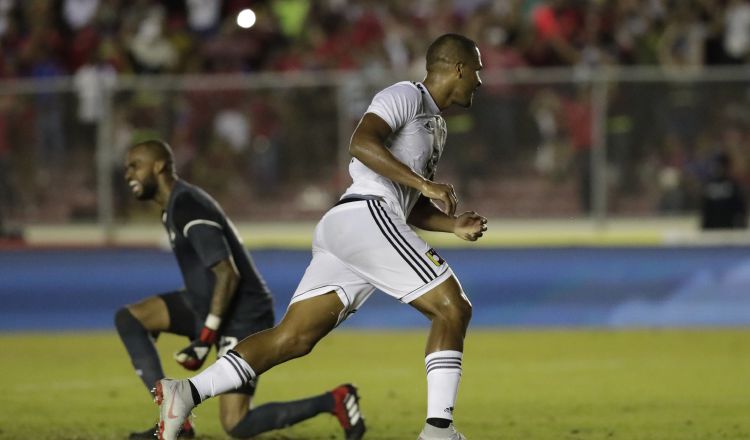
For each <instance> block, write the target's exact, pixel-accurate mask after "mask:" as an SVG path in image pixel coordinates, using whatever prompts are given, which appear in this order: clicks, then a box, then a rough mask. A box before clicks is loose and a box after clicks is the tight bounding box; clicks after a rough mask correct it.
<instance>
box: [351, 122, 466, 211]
mask: <svg viewBox="0 0 750 440" xmlns="http://www.w3.org/2000/svg"><path fill="white" fill-rule="evenodd" d="M391 133H392V130H391V127H390V126H389V125H388V124H387V123H386V122H385V121H384V120H383V119H382V118H381V117H380V116H377V115H375V114H374V113H365V115H364V116H363V117H362V120H360V121H359V124H358V125H357V128H356V129H355V130H354V134H353V135H352V139H351V141H350V143H349V153H350V154H351V155H352V156H353V157H355V158H357V159H358V160H359V161H360V162H362V163H363V164H365V166H367V168H369V169H371V170H373V171H375V172H376V173H378V174H380V175H381V176H383V177H386V178H388V179H390V180H392V181H394V182H397V183H400V184H402V185H406V186H410V187H412V188H414V189H416V190H418V191H419V192H421V193H422V194H424V195H425V196H426V197H428V198H430V199H433V200H437V201H439V202H440V203H441V204H442V205H443V208H444V209H443V210H444V211H445V212H446V213H447V214H448V215H450V216H452V215H453V214H454V213H455V212H456V205H457V204H458V199H457V197H456V192H455V191H454V189H453V186H452V185H449V184H445V183H437V182H433V181H431V180H428V179H425V178H424V177H422V176H420V175H419V174H417V173H416V172H415V171H414V170H412V169H411V168H409V167H408V166H406V165H405V164H404V163H403V162H401V161H400V160H398V159H396V157H395V156H394V155H393V154H392V153H391V152H390V150H388V148H386V147H385V141H386V139H388V136H390V135H391Z"/></svg>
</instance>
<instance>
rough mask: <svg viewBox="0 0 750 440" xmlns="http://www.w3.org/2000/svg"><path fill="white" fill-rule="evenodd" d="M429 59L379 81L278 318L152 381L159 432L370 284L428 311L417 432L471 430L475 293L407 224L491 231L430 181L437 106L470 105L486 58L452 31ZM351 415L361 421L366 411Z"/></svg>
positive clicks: (299, 340) (251, 372)
mask: <svg viewBox="0 0 750 440" xmlns="http://www.w3.org/2000/svg"><path fill="white" fill-rule="evenodd" d="M426 58H427V63H426V67H427V75H426V77H425V79H424V81H423V82H421V83H419V82H408V81H404V82H399V83H396V84H394V85H392V86H390V87H388V88H386V89H384V90H383V91H381V92H380V93H378V94H377V95H376V96H375V98H374V99H373V101H372V103H371V104H370V107H369V108H368V109H367V112H366V113H365V115H364V116H363V118H362V120H361V121H360V123H359V125H358V126H357V128H356V130H355V132H354V134H353V136H352V139H351V143H350V146H349V151H350V152H351V154H352V156H353V157H354V158H353V159H352V161H351V164H350V165H349V171H350V174H351V176H352V179H353V183H352V185H351V186H350V187H349V188H348V189H347V190H346V192H345V193H344V195H343V196H342V198H341V199H340V200H339V202H338V203H337V204H336V206H334V207H333V208H332V209H331V210H329V211H328V212H327V213H326V214H325V215H324V216H323V218H322V219H321V220H320V222H319V223H318V225H317V227H316V228H315V233H314V236H313V245H312V247H313V249H312V250H313V257H312V261H311V262H310V265H309V266H308V268H307V270H306V272H305V274H304V276H303V278H302V280H301V281H300V283H299V286H298V287H297V290H296V291H295V293H294V295H293V297H292V300H291V304H290V305H289V308H288V310H287V313H286V315H285V316H284V318H283V319H282V321H281V322H280V323H279V324H278V325H277V326H276V327H274V328H272V329H269V330H265V331H262V332H260V333H256V334H254V335H252V336H249V337H248V338H246V339H244V340H243V341H241V342H240V343H239V344H238V345H237V346H236V347H235V349H234V350H232V351H230V352H229V353H228V354H227V355H225V356H224V357H222V358H220V359H219V360H217V361H216V363H214V364H213V365H211V366H210V367H208V368H207V369H206V370H204V371H203V372H201V373H199V374H198V375H196V376H194V377H192V378H190V379H188V380H170V379H163V380H161V381H160V382H159V383H158V384H157V389H156V395H157V398H156V401H157V403H159V405H160V417H161V418H160V424H159V428H160V429H159V438H160V439H169V440H172V439H174V438H175V435H176V434H177V432H178V430H179V427H180V425H181V424H182V421H183V420H184V419H185V418H186V417H187V415H188V414H189V413H190V411H191V410H192V409H193V408H194V407H195V406H197V405H198V404H199V403H200V402H202V401H203V400H205V399H207V398H209V397H213V396H216V395H218V394H221V393H224V392H227V391H231V390H234V389H236V388H239V387H242V386H243V385H244V384H246V383H248V382H250V381H253V380H254V379H255V377H257V375H259V374H261V373H263V372H265V371H267V370H269V369H270V368H272V367H274V366H275V365H278V364H281V363H283V362H285V361H288V360H290V359H294V358H297V357H300V356H304V355H306V354H307V353H309V352H310V351H311V350H312V348H313V347H314V346H315V344H316V343H317V342H318V341H319V340H320V339H322V338H323V337H324V336H325V335H326V334H328V333H329V332H330V331H331V330H333V329H334V328H335V327H336V326H337V325H338V324H339V323H341V322H342V321H343V320H344V319H346V317H347V316H349V315H350V314H351V313H353V312H354V311H356V310H357V309H358V308H359V307H360V306H361V305H362V304H363V303H364V302H365V300H366V299H367V298H368V297H369V296H370V294H372V292H373V290H374V289H375V288H378V289H380V290H382V291H383V292H385V293H387V294H388V295H390V296H392V297H394V298H396V299H398V300H399V301H402V302H404V303H407V304H409V305H411V306H412V307H414V308H415V309H417V310H419V311H420V312H422V314H424V315H425V316H426V317H427V318H429V319H430V320H431V328H430V333H429V337H428V339H427V346H426V350H425V354H426V357H425V368H426V373H427V394H428V396H427V401H428V404H427V420H426V422H425V425H424V427H423V429H422V432H421V433H420V435H419V438H418V440H433V439H435V440H437V439H450V440H465V439H466V437H465V436H463V435H462V434H460V433H459V432H458V431H456V429H455V427H454V426H453V408H454V404H455V401H456V395H457V393H458V384H459V379H460V377H461V363H462V358H463V340H464V336H465V334H466V329H467V327H468V324H469V320H470V319H471V303H470V302H469V300H468V298H467V297H466V295H465V294H464V292H463V290H462V288H461V285H460V284H459V282H458V280H457V279H456V277H455V276H454V274H453V272H452V271H451V269H450V267H449V266H448V263H446V262H445V261H444V260H443V259H442V258H441V257H440V256H439V255H438V254H437V252H435V251H434V249H432V248H431V247H430V246H429V245H428V244H427V243H426V242H425V241H424V240H422V239H421V238H420V237H419V236H418V235H417V234H416V233H415V232H414V230H413V229H412V228H411V226H414V227H417V228H420V229H424V230H431V231H442V232H453V233H454V234H456V235H457V236H459V237H460V238H462V239H464V240H468V241H475V240H477V239H478V238H479V237H481V236H482V233H483V232H484V231H486V230H487V219H485V218H484V217H482V216H480V215H478V214H476V213H474V212H464V213H462V214H460V215H455V210H456V205H457V203H458V201H457V198H456V194H455V191H454V189H453V187H452V186H451V185H449V184H445V183H438V182H434V181H433V180H432V179H433V178H434V173H435V166H436V164H437V161H438V159H439V158H440V155H441V154H442V152H443V146H444V144H445V138H446V128H445V121H444V120H443V118H442V117H441V116H440V111H441V110H443V109H445V108H447V107H449V106H450V105H452V104H457V105H460V106H462V107H469V106H470V105H471V102H472V98H473V93H474V91H475V90H476V89H477V88H478V87H479V86H480V85H481V84H482V82H481V80H480V79H479V70H481V68H482V62H481V57H480V54H479V49H478V48H477V46H476V44H475V43H474V42H473V41H472V40H470V39H468V38H466V37H464V36H461V35H457V34H446V35H443V36H441V37H439V38H438V39H436V40H435V41H434V42H433V43H432V44H431V45H430V47H429V49H428V51H427V56H426ZM433 201H436V202H438V203H439V204H440V207H439V206H438V205H436V204H434V203H433ZM410 225H411V226H410ZM351 417H352V420H351V423H352V425H356V423H358V420H357V419H358V418H359V414H352V415H351Z"/></svg>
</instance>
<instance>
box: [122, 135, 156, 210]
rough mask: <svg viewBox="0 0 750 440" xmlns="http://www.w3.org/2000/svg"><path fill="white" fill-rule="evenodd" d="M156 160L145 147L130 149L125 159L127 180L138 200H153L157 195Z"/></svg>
mask: <svg viewBox="0 0 750 440" xmlns="http://www.w3.org/2000/svg"><path fill="white" fill-rule="evenodd" d="M154 162H155V161H154V158H153V157H152V155H150V154H148V151H146V150H145V149H143V148H133V149H131V150H130V151H128V156H127V158H126V160H125V181H126V182H127V183H128V186H129V187H130V191H131V192H132V193H133V195H134V196H135V197H136V198H137V199H138V200H151V199H153V198H154V196H155V195H156V190H157V189H158V183H157V180H156V173H155V171H154V168H155V167H154Z"/></svg>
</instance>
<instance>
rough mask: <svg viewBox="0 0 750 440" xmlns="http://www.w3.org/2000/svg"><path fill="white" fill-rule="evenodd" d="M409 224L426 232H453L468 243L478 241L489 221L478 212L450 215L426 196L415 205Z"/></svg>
mask: <svg viewBox="0 0 750 440" xmlns="http://www.w3.org/2000/svg"><path fill="white" fill-rule="evenodd" d="M407 222H408V223H409V224H410V225H412V226H415V227H417V228H419V229H424V230H425V231H436V232H453V233H454V234H456V235H457V236H458V237H460V238H461V239H463V240H467V241H476V240H477V239H478V238H479V237H481V236H482V235H483V233H484V231H486V230H487V219H486V218H484V217H482V216H481V215H479V214H477V213H476V212H473V211H472V212H464V213H463V214H460V215H458V216H452V215H448V214H446V213H444V212H443V211H441V210H440V209H439V208H438V207H437V206H435V205H434V204H433V203H432V201H431V200H429V199H428V198H427V197H424V196H423V197H420V198H419V200H418V201H417V203H416V204H415V205H414V208H413V209H412V210H411V213H410V214H409V218H408V220H407Z"/></svg>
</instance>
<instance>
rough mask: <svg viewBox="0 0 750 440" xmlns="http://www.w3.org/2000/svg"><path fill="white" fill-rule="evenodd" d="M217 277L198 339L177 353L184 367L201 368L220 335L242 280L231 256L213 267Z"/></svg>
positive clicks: (176, 355)
mask: <svg viewBox="0 0 750 440" xmlns="http://www.w3.org/2000/svg"><path fill="white" fill-rule="evenodd" d="M211 271H212V272H213V273H214V275H215V277H216V282H215V284H214V292H213V296H212V297H211V306H210V309H209V314H208V316H207V317H206V321H205V323H204V325H203V329H201V332H200V335H199V336H198V339H196V340H194V341H192V342H191V343H190V345H188V346H187V347H185V348H184V349H182V350H180V351H178V352H177V353H175V360H176V361H177V362H178V363H179V364H180V365H182V366H183V367H184V368H186V369H188V370H191V371H195V370H198V369H200V367H201V366H202V365H203V363H204V362H205V361H206V358H207V357H208V352H209V351H211V346H212V345H213V344H214V343H216V340H217V339H218V337H219V327H221V319H222V317H223V316H224V313H225V312H226V310H227V307H228V306H229V303H230V302H231V301H232V298H233V297H234V293H235V291H236V290H237V285H238V284H239V281H240V275H239V271H238V270H237V266H236V265H235V264H234V260H233V259H232V257H231V256H229V257H227V258H225V259H223V260H221V261H219V262H218V263H216V264H215V265H213V266H212V267H211Z"/></svg>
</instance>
